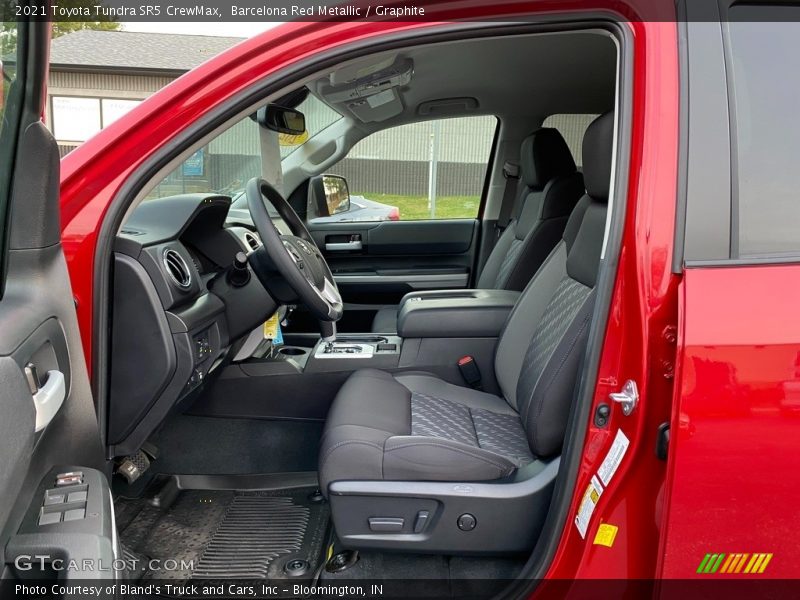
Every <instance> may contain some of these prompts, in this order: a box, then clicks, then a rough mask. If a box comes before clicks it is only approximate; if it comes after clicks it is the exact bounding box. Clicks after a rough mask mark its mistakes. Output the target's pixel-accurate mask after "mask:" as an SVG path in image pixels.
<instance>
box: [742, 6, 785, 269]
mask: <svg viewBox="0 0 800 600" xmlns="http://www.w3.org/2000/svg"><path fill="white" fill-rule="evenodd" d="M727 27H728V33H729V36H728V43H729V57H730V63H731V64H730V66H729V78H730V79H729V90H731V92H732V98H731V103H730V105H731V120H732V128H731V133H732V142H733V148H732V159H733V162H734V164H733V165H732V167H733V170H732V176H733V178H734V181H733V183H734V186H733V190H732V191H733V194H734V204H733V215H734V223H736V213H737V204H738V232H737V231H735V230H734V231H733V232H732V236H733V238H734V240H737V239H738V248H739V252H738V255H739V256H743V257H746V256H759V255H761V256H763V255H775V254H778V255H780V254H797V253H798V252H800V191H799V190H800V181H799V180H798V172H799V171H798V165H800V144H798V140H800V119H798V118H797V108H798V101H800V8H798V7H789V6H786V7H780V8H779V7H763V6H759V7H758V8H757V9H756V8H754V7H750V6H736V7H733V8H732V9H731V19H730V21H729V22H728V24H727ZM737 188H738V191H737Z"/></svg>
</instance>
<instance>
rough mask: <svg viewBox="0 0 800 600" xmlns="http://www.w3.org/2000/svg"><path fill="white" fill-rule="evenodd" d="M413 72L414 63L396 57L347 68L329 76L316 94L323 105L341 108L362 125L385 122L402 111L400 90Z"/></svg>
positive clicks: (409, 79)
mask: <svg viewBox="0 0 800 600" xmlns="http://www.w3.org/2000/svg"><path fill="white" fill-rule="evenodd" d="M413 73H414V63H413V61H411V60H410V59H408V58H401V57H399V56H392V57H389V58H385V59H383V60H382V61H379V62H378V63H370V64H366V65H365V64H354V65H349V66H347V67H344V68H342V69H340V70H337V71H335V72H334V73H332V74H331V75H330V76H329V78H328V81H329V83H323V84H322V85H321V86H320V88H319V93H320V94H321V95H322V97H323V98H324V99H325V101H326V102H328V103H329V104H334V105H343V106H344V107H346V108H347V109H348V110H349V111H350V112H351V113H352V114H353V115H354V116H355V117H356V118H358V119H359V120H360V121H362V122H364V123H371V122H376V121H385V120H386V119H390V118H392V117H394V116H397V115H399V114H400V113H401V112H403V102H402V99H401V95H400V88H401V87H402V86H404V85H408V83H409V82H410V81H411V77H412V75H413Z"/></svg>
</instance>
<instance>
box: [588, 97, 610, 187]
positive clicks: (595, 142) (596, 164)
mask: <svg viewBox="0 0 800 600" xmlns="http://www.w3.org/2000/svg"><path fill="white" fill-rule="evenodd" d="M613 148H614V112H613V111H610V112H607V113H605V114H603V115H600V116H599V117H597V118H596V119H595V120H594V121H592V122H591V124H590V125H589V127H587V128H586V133H585V134H584V135H583V180H584V184H585V185H586V193H587V194H589V196H591V197H592V198H594V199H595V200H599V201H601V202H606V201H607V200H608V189H609V186H610V184H611V161H612V159H613V158H614V157H613Z"/></svg>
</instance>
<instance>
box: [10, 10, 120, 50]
mask: <svg viewBox="0 0 800 600" xmlns="http://www.w3.org/2000/svg"><path fill="white" fill-rule="evenodd" d="M16 4H18V2H16V1H15V0H0V14H1V16H2V29H0V58H1V57H7V56H8V55H9V54H13V53H14V52H15V51H16V48H17V23H16V12H15V5H16ZM58 4H59V6H61V7H63V8H89V9H90V11H91V12H92V13H94V8H93V7H95V6H99V5H100V4H101V2H100V0H61V1H60V2H59V3H58ZM45 6H47V5H46V4H45ZM96 18H98V19H99V20H98V21H55V22H54V23H53V29H52V36H53V38H57V37H59V36H62V35H65V34H67V33H72V32H73V31H80V30H81V29H98V30H101V31H118V30H119V29H120V23H119V22H118V21H114V20H113V19H111V18H110V17H105V18H104V17H103V16H102V15H97V17H96Z"/></svg>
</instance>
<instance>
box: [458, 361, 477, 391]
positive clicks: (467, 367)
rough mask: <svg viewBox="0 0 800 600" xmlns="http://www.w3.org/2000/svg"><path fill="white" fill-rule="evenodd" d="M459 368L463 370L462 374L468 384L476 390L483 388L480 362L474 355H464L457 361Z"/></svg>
mask: <svg viewBox="0 0 800 600" xmlns="http://www.w3.org/2000/svg"><path fill="white" fill-rule="evenodd" d="M456 364H457V365H458V370H459V371H461V376H462V377H463V378H464V381H466V382H467V385H468V386H470V387H471V388H475V389H476V390H479V389H481V371H480V369H479V368H478V363H476V362H475V359H474V358H473V357H472V356H469V355H467V356H462V357H461V358H459V359H458V362H457V363H456Z"/></svg>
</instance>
